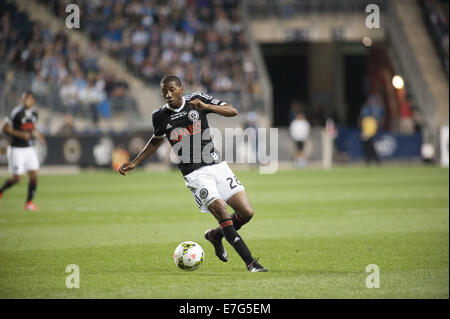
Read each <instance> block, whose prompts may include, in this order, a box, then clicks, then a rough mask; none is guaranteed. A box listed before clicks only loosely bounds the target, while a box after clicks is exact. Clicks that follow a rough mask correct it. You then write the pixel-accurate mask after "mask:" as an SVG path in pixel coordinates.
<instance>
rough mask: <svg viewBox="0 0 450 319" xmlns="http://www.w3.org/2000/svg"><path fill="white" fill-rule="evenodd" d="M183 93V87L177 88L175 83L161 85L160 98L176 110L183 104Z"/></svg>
mask: <svg viewBox="0 0 450 319" xmlns="http://www.w3.org/2000/svg"><path fill="white" fill-rule="evenodd" d="M183 92H184V89H183V87H182V86H179V85H178V84H177V83H176V82H175V81H170V82H166V83H164V84H161V93H162V96H163V98H164V99H165V100H166V101H167V104H169V106H170V107H173V108H178V107H180V106H181V104H183Z"/></svg>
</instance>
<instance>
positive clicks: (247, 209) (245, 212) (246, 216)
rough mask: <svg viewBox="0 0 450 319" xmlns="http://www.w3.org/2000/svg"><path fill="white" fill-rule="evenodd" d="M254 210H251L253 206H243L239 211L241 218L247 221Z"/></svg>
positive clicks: (251, 216)
mask: <svg viewBox="0 0 450 319" xmlns="http://www.w3.org/2000/svg"><path fill="white" fill-rule="evenodd" d="M254 214H255V212H254V211H253V208H251V207H245V208H244V209H242V210H241V211H240V215H241V216H242V219H243V220H244V221H245V222H246V223H247V222H249V221H250V219H252V218H253V215H254Z"/></svg>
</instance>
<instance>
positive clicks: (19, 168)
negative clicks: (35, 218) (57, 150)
mask: <svg viewBox="0 0 450 319" xmlns="http://www.w3.org/2000/svg"><path fill="white" fill-rule="evenodd" d="M34 103H35V99H34V96H33V93H32V92H30V91H28V92H25V93H24V94H23V96H22V104H21V105H19V106H16V107H15V108H14V109H13V110H12V112H11V115H10V116H9V117H7V118H6V119H5V124H4V125H3V128H2V132H3V133H5V134H6V135H8V136H10V138H11V142H10V146H9V147H8V168H9V172H10V173H11V174H12V176H11V177H10V178H8V179H7V180H6V181H5V182H4V184H3V185H2V186H1V188H0V200H1V199H2V196H3V192H4V191H5V190H7V189H8V188H10V187H11V186H13V185H15V184H17V183H19V182H20V180H21V179H22V176H23V175H24V174H25V172H27V173H28V176H29V183H28V195H27V199H26V201H25V206H24V208H25V210H29V211H37V210H38V207H37V206H36V205H35V204H34V203H33V197H34V194H35V193H36V186H37V180H38V170H39V159H38V156H37V153H36V149H35V148H34V146H33V145H34V143H35V142H34V140H35V138H37V139H39V140H40V141H41V143H43V142H44V137H43V136H42V134H40V133H39V132H38V131H37V129H36V122H37V119H38V113H37V111H36V110H35V109H34V108H33V105H34Z"/></svg>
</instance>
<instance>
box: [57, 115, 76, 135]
mask: <svg viewBox="0 0 450 319" xmlns="http://www.w3.org/2000/svg"><path fill="white" fill-rule="evenodd" d="M76 134H77V132H76V130H75V126H74V124H73V116H72V115H70V114H66V115H65V116H64V122H63V125H62V126H61V128H60V129H59V131H58V133H57V135H58V136H62V137H72V136H75V135H76Z"/></svg>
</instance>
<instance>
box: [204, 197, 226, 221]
mask: <svg viewBox="0 0 450 319" xmlns="http://www.w3.org/2000/svg"><path fill="white" fill-rule="evenodd" d="M208 210H209V211H210V212H211V213H212V214H213V215H214V217H216V219H217V220H218V221H221V220H224V219H228V218H230V214H229V213H228V211H227V207H226V206H225V204H224V203H223V202H222V201H221V200H215V201H214V202H212V203H211V204H210V205H209V206H208Z"/></svg>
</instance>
